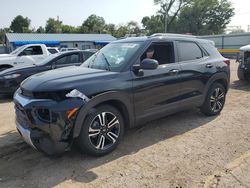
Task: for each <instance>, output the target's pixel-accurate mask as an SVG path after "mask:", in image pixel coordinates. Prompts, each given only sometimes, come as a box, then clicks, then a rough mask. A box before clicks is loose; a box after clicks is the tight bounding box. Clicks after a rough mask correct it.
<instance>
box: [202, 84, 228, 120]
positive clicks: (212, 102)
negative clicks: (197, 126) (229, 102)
mask: <svg viewBox="0 0 250 188" xmlns="http://www.w3.org/2000/svg"><path fill="white" fill-rule="evenodd" d="M225 100H226V89H225V88H224V86H223V85H222V84H220V83H214V84H212V86H211V87H210V89H209V90H208V93H207V96H206V99H205V102H204V103H203V105H202V106H201V112H202V113H204V114H205V115H208V116H214V115H218V114H219V113H220V112H221V110H222V109H223V107H224V104H225Z"/></svg>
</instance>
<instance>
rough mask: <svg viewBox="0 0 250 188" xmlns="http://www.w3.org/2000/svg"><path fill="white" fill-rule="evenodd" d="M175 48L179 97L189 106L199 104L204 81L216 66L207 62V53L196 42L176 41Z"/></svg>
mask: <svg viewBox="0 0 250 188" xmlns="http://www.w3.org/2000/svg"><path fill="white" fill-rule="evenodd" d="M177 49H178V61H179V64H180V67H181V71H180V72H179V76H180V78H181V80H182V84H181V90H180V94H181V99H182V100H183V102H184V101H185V102H186V104H187V105H189V106H197V105H201V103H202V95H203V94H204V90H205V85H206V82H207V81H208V79H209V78H210V77H211V74H213V72H214V71H215V70H214V69H216V67H215V66H214V65H213V63H211V62H210V63H209V61H208V59H209V54H208V53H207V52H206V51H205V50H204V49H203V48H202V47H201V46H199V44H198V43H196V42H192V41H177Z"/></svg>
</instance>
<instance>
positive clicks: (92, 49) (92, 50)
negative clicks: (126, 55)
mask: <svg viewBox="0 0 250 188" xmlns="http://www.w3.org/2000/svg"><path fill="white" fill-rule="evenodd" d="M85 51H88V52H94V53H95V52H98V49H94V48H91V49H86V50H85Z"/></svg>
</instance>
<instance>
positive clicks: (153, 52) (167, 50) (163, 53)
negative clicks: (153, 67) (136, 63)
mask: <svg viewBox="0 0 250 188" xmlns="http://www.w3.org/2000/svg"><path fill="white" fill-rule="evenodd" d="M145 58H150V59H155V60H157V61H158V63H159V65H163V64H169V63H174V62H175V57H174V45H173V43H172V42H161V43H153V44H151V45H150V46H149V47H148V48H147V50H146V51H145V52H144V54H143V55H142V56H141V58H140V59H141V61H142V60H143V59H145Z"/></svg>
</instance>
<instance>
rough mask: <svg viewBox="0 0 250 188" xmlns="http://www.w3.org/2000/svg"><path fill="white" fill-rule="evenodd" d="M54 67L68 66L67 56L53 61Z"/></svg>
mask: <svg viewBox="0 0 250 188" xmlns="http://www.w3.org/2000/svg"><path fill="white" fill-rule="evenodd" d="M55 64H56V65H63V64H68V56H63V57H61V58H59V59H58V60H56V61H55Z"/></svg>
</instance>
